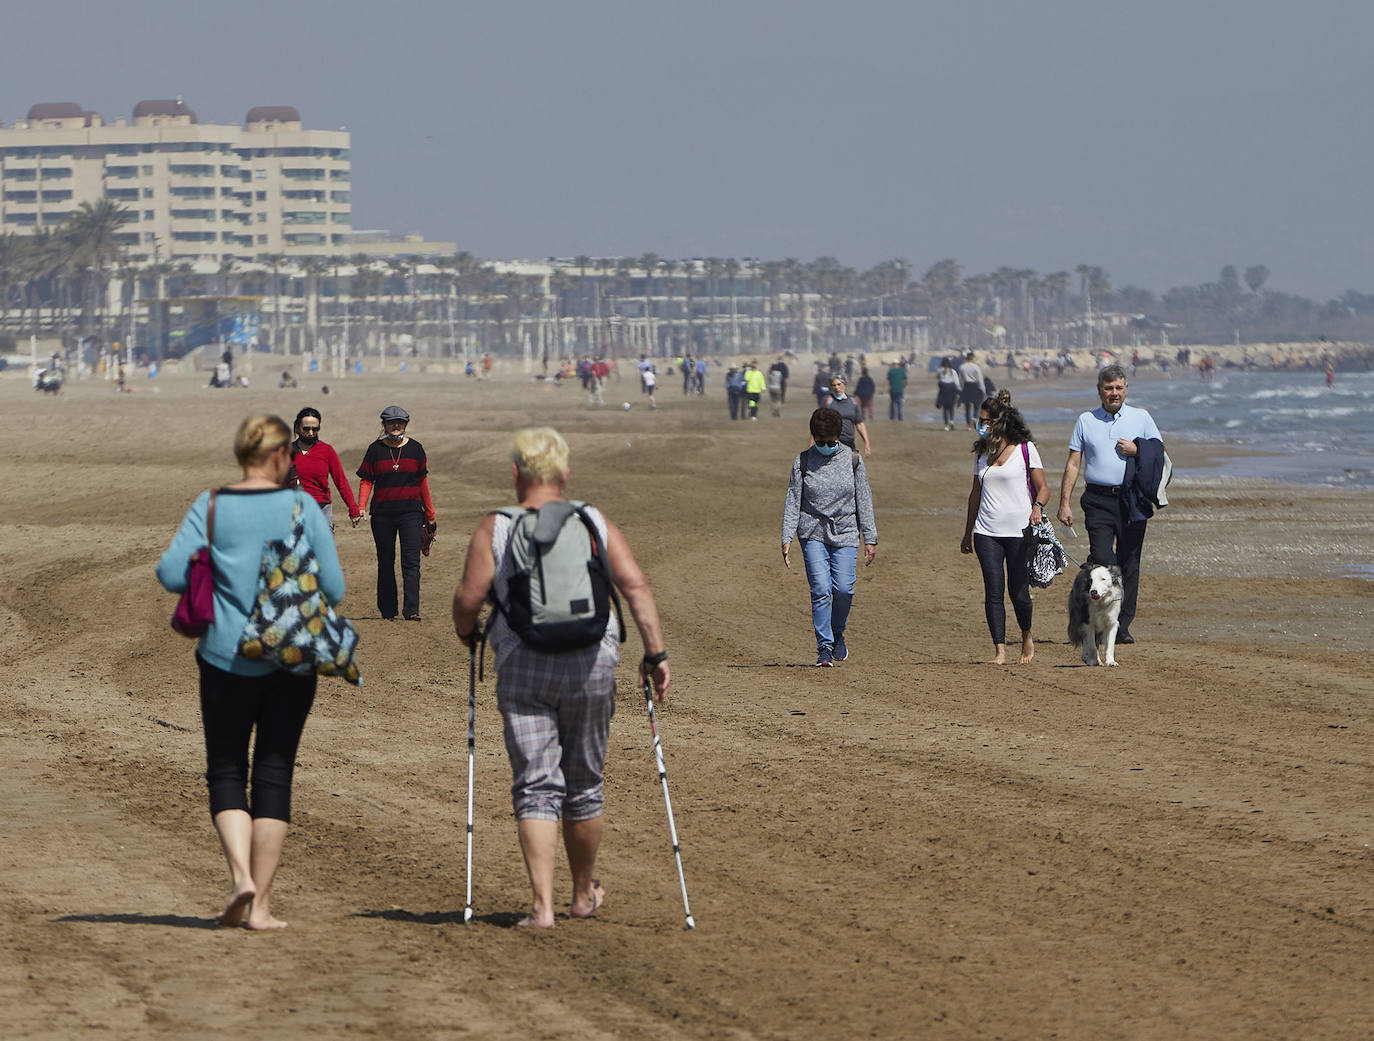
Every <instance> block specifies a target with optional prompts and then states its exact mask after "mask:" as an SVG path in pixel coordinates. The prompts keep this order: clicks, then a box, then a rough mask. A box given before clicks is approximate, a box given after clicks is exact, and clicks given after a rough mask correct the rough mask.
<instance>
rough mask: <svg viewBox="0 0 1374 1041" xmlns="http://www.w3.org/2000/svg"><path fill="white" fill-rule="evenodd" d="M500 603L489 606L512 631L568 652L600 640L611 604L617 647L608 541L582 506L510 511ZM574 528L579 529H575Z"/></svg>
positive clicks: (536, 644)
mask: <svg viewBox="0 0 1374 1041" xmlns="http://www.w3.org/2000/svg"><path fill="white" fill-rule="evenodd" d="M495 512H497V513H499V514H501V515H502V516H505V517H509V518H510V522H511V527H510V539H509V540H508V541H507V543H506V555H507V556H508V557H509V558H510V561H511V567H510V570H509V572H508V575H509V577H508V578H507V581H506V603H504V604H503V603H501V602H500V601H499V600H497V599H496V593H495V590H493V592H492V596H491V601H492V603H493V604H495V605H496V609H497V610H498V611H500V612H501V614H502V615H504V616H505V619H506V623H507V624H508V625H509V626H510V627H511V630H512V631H513V632H514V633H515V634H516V635H517V636H519V637H520V639H521V640H523V641H524V642H525V643H526V644H528V645H529V646H530V647H532V648H533V649H535V650H537V651H545V652H559V651H574V650H578V649H579V648H582V647H590V646H592V645H593V644H595V643H598V642H600V640H601V638H602V637H603V636H604V635H605V633H606V623H607V622H608V621H610V617H611V604H612V603H614V604H615V613H616V618H617V620H618V621H619V624H620V641H621V642H622V643H624V642H625V619H624V616H623V615H622V614H621V612H620V599H619V597H617V596H616V593H615V584H614V583H613V582H612V580H611V562H610V559H609V557H608V556H607V553H606V543H605V542H604V541H603V540H602V538H601V533H600V532H598V531H597V529H596V525H595V524H594V523H593V522H592V519H591V516H590V515H589V514H588V513H587V507H586V503H582V502H561V501H560V502H546V503H545V504H544V505H543V506H541V507H539V509H538V510H531V509H526V508H524V507H520V506H508V507H506V508H505V509H503V510H497V511H495ZM579 522H580V523H579Z"/></svg>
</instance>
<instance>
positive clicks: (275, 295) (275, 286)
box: [258, 253, 291, 350]
mask: <svg viewBox="0 0 1374 1041" xmlns="http://www.w3.org/2000/svg"><path fill="white" fill-rule="evenodd" d="M290 259H291V258H290V257H288V256H287V255H286V254H285V253H260V254H258V261H259V262H260V263H263V264H266V265H267V266H268V267H270V268H271V269H272V349H273V350H276V349H277V347H278V343H279V341H280V340H281V266H282V265H283V264H285V263H286V262H287V261H288V260H290Z"/></svg>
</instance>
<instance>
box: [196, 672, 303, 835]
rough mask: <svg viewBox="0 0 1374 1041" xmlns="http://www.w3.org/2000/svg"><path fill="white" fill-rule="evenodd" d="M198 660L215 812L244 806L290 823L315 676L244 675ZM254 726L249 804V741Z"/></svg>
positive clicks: (208, 776)
mask: <svg viewBox="0 0 1374 1041" xmlns="http://www.w3.org/2000/svg"><path fill="white" fill-rule="evenodd" d="M196 664H197V665H198V666H200V718H201V723H202V725H203V726H204V728H205V784H206V786H207V787H208V788H209V789H210V815H211V816H214V815H215V814H217V813H219V812H220V811H221V810H243V811H244V812H246V813H250V814H252V816H254V817H271V818H273V819H275V820H283V821H289V820H290V819H291V775H292V772H293V770H294V768H295V765H296V747H297V746H298V745H299V744H300V740H301V731H303V730H304V729H305V719H306V717H307V716H308V715H310V706H311V705H312V704H314V701H315V674H314V673H313V672H312V673H308V674H307V675H304V676H297V675H295V674H294V673H290V672H285V671H282V670H280V669H279V670H277V671H276V672H269V673H268V674H267V675H266V676H239V675H237V674H235V673H232V672H225V671H224V670H223V669H220V668H216V667H215V666H214V665H211V664H210V663H209V662H207V661H206V660H205V659H203V658H202V657H200V655H196ZM255 728H256V730H257V738H256V740H255V741H254V743H253V774H252V789H253V798H252V802H251V804H250V802H249V800H248V795H247V790H248V786H249V775H248V742H249V740H250V739H252V738H253V731H254V729H255Z"/></svg>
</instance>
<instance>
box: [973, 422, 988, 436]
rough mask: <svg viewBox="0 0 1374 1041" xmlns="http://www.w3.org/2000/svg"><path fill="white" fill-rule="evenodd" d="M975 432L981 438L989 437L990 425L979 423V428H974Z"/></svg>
mask: <svg viewBox="0 0 1374 1041" xmlns="http://www.w3.org/2000/svg"><path fill="white" fill-rule="evenodd" d="M974 430H975V431H976V432H977V434H978V436H979V437H987V436H988V425H987V424H986V423H979V424H978V426H976V427H975V428H974Z"/></svg>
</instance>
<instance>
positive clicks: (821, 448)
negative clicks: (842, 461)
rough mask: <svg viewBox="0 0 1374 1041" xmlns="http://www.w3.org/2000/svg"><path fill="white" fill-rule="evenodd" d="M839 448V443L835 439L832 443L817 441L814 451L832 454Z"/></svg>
mask: <svg viewBox="0 0 1374 1041" xmlns="http://www.w3.org/2000/svg"><path fill="white" fill-rule="evenodd" d="M839 450H840V443H839V442H838V441H836V442H835V443H834V444H833V445H823V444H821V443H819V442H817V443H816V451H817V452H819V453H820V454H821V455H834V454H835V453H836V452H838V451H839Z"/></svg>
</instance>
